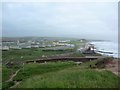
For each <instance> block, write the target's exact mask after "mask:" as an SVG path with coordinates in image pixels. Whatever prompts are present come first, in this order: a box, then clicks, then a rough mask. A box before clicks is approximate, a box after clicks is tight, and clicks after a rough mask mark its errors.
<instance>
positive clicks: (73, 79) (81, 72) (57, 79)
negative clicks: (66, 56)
mask: <svg viewBox="0 0 120 90" xmlns="http://www.w3.org/2000/svg"><path fill="white" fill-rule="evenodd" d="M91 63H95V62H89V63H84V64H82V65H80V66H76V65H73V67H70V68H66V69H63V70H61V69H59V70H57V71H56V70H55V71H52V72H45V73H39V74H38V75H37V74H36V75H31V77H30V78H28V79H24V81H23V82H22V83H21V84H20V85H18V86H17V87H19V88H96V87H100V88H101V87H102V88H103V87H104V88H114V87H117V86H118V85H117V84H118V77H117V76H116V75H114V74H113V73H112V72H109V71H105V70H104V71H97V70H95V69H90V68H89V67H88V66H89V65H90V64H91ZM59 64H61V63H59ZM59 64H58V65H59ZM56 66H57V65H56ZM31 67H32V66H31ZM46 67H47V66H46ZM58 67H59V66H58ZM27 68H29V67H27ZM56 68H57V67H56ZM59 68H61V67H59ZM31 69H32V68H31ZM48 69H49V68H48ZM48 69H47V70H48ZM32 70H35V69H34V67H33V69H32ZM40 71H41V69H40ZM40 71H39V72H40ZM29 74H30V72H29ZM33 82H34V83H33Z"/></svg>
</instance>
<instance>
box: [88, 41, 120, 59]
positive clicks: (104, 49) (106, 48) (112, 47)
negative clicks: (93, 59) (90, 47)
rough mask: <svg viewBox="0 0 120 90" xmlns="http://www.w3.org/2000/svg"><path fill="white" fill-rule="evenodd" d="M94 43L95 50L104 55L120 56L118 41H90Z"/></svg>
mask: <svg viewBox="0 0 120 90" xmlns="http://www.w3.org/2000/svg"><path fill="white" fill-rule="evenodd" d="M90 43H91V44H94V46H95V48H96V50H95V51H96V52H97V53H100V54H102V55H105V56H112V57H114V58H120V53H118V42H112V41H91V42H90Z"/></svg>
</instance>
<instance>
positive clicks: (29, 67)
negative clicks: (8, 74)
mask: <svg viewBox="0 0 120 90" xmlns="http://www.w3.org/2000/svg"><path fill="white" fill-rule="evenodd" d="M74 65H75V64H74V63H73V62H63V63H59V62H56V63H47V64H34V63H32V64H26V65H25V66H24V68H22V69H21V70H20V72H19V73H18V74H17V76H16V77H15V78H14V80H16V81H21V80H24V79H26V78H29V77H31V76H34V75H39V74H43V73H48V72H53V71H58V70H62V69H64V68H68V67H71V66H74Z"/></svg>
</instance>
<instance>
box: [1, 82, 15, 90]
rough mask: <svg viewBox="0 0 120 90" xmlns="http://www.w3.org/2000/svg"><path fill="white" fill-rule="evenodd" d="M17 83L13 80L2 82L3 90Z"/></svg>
mask: <svg viewBox="0 0 120 90" xmlns="http://www.w3.org/2000/svg"><path fill="white" fill-rule="evenodd" d="M14 84H15V83H14V82H13V81H10V82H3V83H2V90H5V89H8V88H9V87H11V86H13V85H14Z"/></svg>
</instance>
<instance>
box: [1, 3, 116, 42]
mask: <svg viewBox="0 0 120 90" xmlns="http://www.w3.org/2000/svg"><path fill="white" fill-rule="evenodd" d="M117 5H118V3H117V2H4V3H2V36H3V37H22V36H39V37H44V36H47V37H75V38H86V39H100V40H116V41H117V37H118V6H117Z"/></svg>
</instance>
